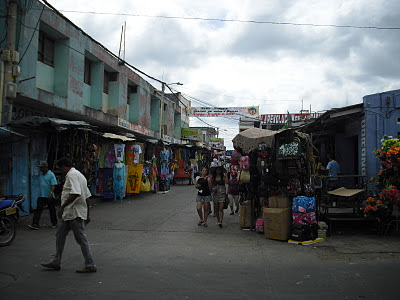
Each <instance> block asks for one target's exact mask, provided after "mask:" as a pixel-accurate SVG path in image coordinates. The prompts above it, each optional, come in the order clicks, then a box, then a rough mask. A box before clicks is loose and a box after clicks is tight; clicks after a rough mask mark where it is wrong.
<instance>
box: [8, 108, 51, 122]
mask: <svg viewBox="0 0 400 300" xmlns="http://www.w3.org/2000/svg"><path fill="white" fill-rule="evenodd" d="M33 116H37V117H50V116H49V115H48V114H46V113H43V112H39V111H35V110H33V109H31V108H26V107H22V106H19V105H16V104H14V105H13V107H12V115H11V120H12V121H15V120H20V119H23V118H27V117H33Z"/></svg>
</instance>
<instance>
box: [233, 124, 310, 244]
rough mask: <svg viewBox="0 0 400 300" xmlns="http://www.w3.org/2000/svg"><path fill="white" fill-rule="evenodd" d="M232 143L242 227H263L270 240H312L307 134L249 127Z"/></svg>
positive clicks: (259, 229) (260, 228)
mask: <svg viewBox="0 0 400 300" xmlns="http://www.w3.org/2000/svg"><path fill="white" fill-rule="evenodd" d="M233 145H234V147H235V149H236V150H237V151H238V152H239V153H240V154H239V155H240V158H239V159H238V161H239V174H240V175H239V179H240V182H241V188H240V190H241V209H240V220H241V226H242V227H249V228H250V229H251V230H252V229H256V230H257V231H261V230H263V231H264V235H265V237H266V238H272V239H279V240H288V239H290V238H298V239H300V240H304V239H309V238H314V237H315V236H316V234H317V227H316V223H317V220H316V211H315V209H316V204H315V198H314V190H313V186H312V184H311V176H312V174H313V170H314V169H313V159H314V158H313V152H312V144H311V140H310V138H309V136H308V135H307V134H304V133H300V132H297V131H294V130H283V131H270V130H263V129H259V128H250V129H247V130H245V131H243V132H241V133H240V134H238V135H237V136H236V137H235V138H234V139H233ZM235 155H236V156H237V154H235V153H233V154H232V156H233V160H232V163H233V164H234V161H235V160H237V158H236V159H235ZM242 207H243V208H242ZM261 224H262V225H261ZM294 229H296V231H295V236H292V231H294Z"/></svg>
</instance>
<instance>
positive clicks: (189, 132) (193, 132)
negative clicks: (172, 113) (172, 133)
mask: <svg viewBox="0 0 400 300" xmlns="http://www.w3.org/2000/svg"><path fill="white" fill-rule="evenodd" d="M181 136H182V138H183V139H194V138H198V137H199V130H198V129H195V128H182V129H181Z"/></svg>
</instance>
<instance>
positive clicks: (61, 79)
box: [54, 40, 69, 97]
mask: <svg viewBox="0 0 400 300" xmlns="http://www.w3.org/2000/svg"><path fill="white" fill-rule="evenodd" d="M68 43H69V41H65V40H61V41H56V42H55V55H54V93H55V94H57V95H58V96H61V97H67V95H68V63H69V53H68V52H69V48H68V47H67V46H66V45H64V44H67V45H68Z"/></svg>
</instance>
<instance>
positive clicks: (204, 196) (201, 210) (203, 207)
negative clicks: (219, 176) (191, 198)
mask: <svg viewBox="0 0 400 300" xmlns="http://www.w3.org/2000/svg"><path fill="white" fill-rule="evenodd" d="M200 175H201V177H200V178H199V179H198V180H197V182H196V185H195V188H196V189H198V192H197V198H196V206H197V213H198V214H199V217H200V220H199V222H198V223H197V225H199V226H204V227H207V226H208V225H207V218H208V214H209V211H210V203H211V201H212V197H211V178H209V177H208V169H207V168H206V167H203V168H202V169H201V172H200Z"/></svg>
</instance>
